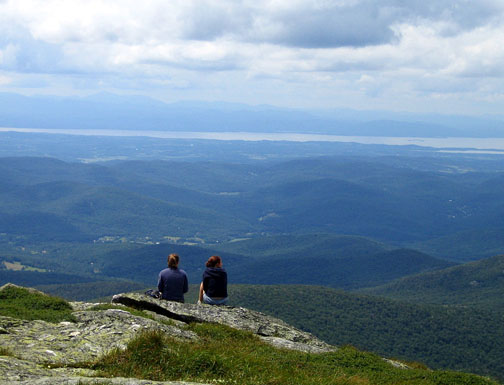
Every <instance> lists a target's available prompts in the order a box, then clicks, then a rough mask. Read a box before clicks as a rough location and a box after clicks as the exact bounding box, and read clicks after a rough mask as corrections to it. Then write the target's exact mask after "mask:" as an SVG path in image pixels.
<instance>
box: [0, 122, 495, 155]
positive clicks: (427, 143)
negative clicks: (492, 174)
mask: <svg viewBox="0 0 504 385" xmlns="http://www.w3.org/2000/svg"><path fill="white" fill-rule="evenodd" d="M9 131H15V132H27V133H46V134H64V135H86V136H121V137H126V136H129V137H135V136H144V137H151V138H161V139H211V140H244V141H263V140H268V141H288V142H347V143H350V142H352V143H360V144H383V145H393V146H404V145H415V146H422V147H433V148H439V149H458V150H457V151H453V152H468V153H491V154H504V138H417V137H383V136H337V135H325V134H297V133H270V132H197V131H192V132H185V131H184V132H183V131H140V130H92V129H86V130H77V129H76V130H73V129H49V128H40V129H39V128H36V129H35V128H8V127H0V132H9ZM460 149H464V150H460Z"/></svg>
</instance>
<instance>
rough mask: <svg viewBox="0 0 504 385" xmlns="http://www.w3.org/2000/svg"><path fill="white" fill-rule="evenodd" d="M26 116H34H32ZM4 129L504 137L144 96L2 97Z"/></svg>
mask: <svg viewBox="0 0 504 385" xmlns="http://www.w3.org/2000/svg"><path fill="white" fill-rule="evenodd" d="M26 111H30V113H29V114H27V113H26ZM0 126H3V127H31V128H63V129H126V130H170V131H179V130H181V131H249V132H318V133H329V134H337V135H364V136H419V137H443V136H469V137H489V136H490V137H496V136H497V137H502V136H504V121H502V120H501V119H500V118H499V117H496V118H488V117H474V118H471V117H462V116H442V115H439V116H433V115H426V116H423V115H418V114H405V113H390V112H383V111H348V110H334V111H309V110H295V109H286V108H279V107H273V106H249V105H240V104H229V103H217V102H213V103H206V102H180V103H164V102H161V101H159V100H155V99H152V98H148V97H144V96H125V95H114V94H107V93H101V94H96V95H90V96H86V97H67V98H62V97H54V96H22V95H19V94H9V93H1V94H0Z"/></svg>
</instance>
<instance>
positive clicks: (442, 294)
mask: <svg viewBox="0 0 504 385" xmlns="http://www.w3.org/2000/svg"><path fill="white" fill-rule="evenodd" d="M364 291H365V292H366V293H369V294H373V295H380V296H386V297H389V298H394V299H400V300H404V301H408V302H411V303H435V304H446V305H464V306H471V307H479V308H486V309H490V310H500V311H504V255H498V256H495V257H491V258H486V259H482V260H480V261H476V262H471V263H466V264H463V265H459V266H454V267H451V268H448V269H442V270H437V271H432V272H428V273H423V274H419V275H414V276H410V277H404V278H402V279H399V280H397V281H393V282H391V283H389V284H386V285H384V286H381V287H376V288H371V289H365V290H364Z"/></svg>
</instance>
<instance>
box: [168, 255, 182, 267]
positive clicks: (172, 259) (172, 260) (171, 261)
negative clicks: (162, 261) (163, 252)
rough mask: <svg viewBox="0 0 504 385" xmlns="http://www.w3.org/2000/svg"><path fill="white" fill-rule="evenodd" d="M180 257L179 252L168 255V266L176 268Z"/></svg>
mask: <svg viewBox="0 0 504 385" xmlns="http://www.w3.org/2000/svg"><path fill="white" fill-rule="evenodd" d="M179 260H180V257H179V256H178V255H177V254H170V255H169V256H168V267H169V268H171V269H176V268H177V267H178V264H179Z"/></svg>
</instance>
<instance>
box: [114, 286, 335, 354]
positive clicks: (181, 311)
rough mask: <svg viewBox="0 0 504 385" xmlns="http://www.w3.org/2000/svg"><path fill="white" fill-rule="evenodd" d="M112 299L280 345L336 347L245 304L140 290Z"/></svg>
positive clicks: (303, 348)
mask: <svg viewBox="0 0 504 385" xmlns="http://www.w3.org/2000/svg"><path fill="white" fill-rule="evenodd" d="M112 302H113V303H120V304H123V305H125V306H129V307H132V308H135V309H141V310H149V311H152V312H154V313H156V314H159V315H161V316H164V317H167V318H169V319H174V320H178V321H182V322H214V323H218V324H221V325H227V326H230V327H232V328H235V329H240V330H246V331H250V332H252V333H254V334H256V335H258V336H259V337H261V338H262V339H263V340H264V341H266V342H267V343H269V344H272V345H274V346H277V347H282V348H287V349H293V350H299V351H303V352H311V353H322V352H328V351H333V350H335V349H336V348H335V347H334V346H331V345H328V344H326V343H325V342H323V341H321V340H319V339H318V338H316V337H315V336H313V335H311V334H310V333H306V332H303V331H301V330H298V329H296V328H294V327H292V326H290V325H288V324H286V323H285V322H283V321H282V320H279V319H278V318H274V317H270V316H267V315H265V314H262V313H259V312H256V311H253V310H249V309H246V308H243V307H230V306H210V305H193V304H182V303H178V302H171V301H164V300H160V299H156V298H152V297H149V296H146V295H143V294H138V293H128V294H118V295H115V296H114V297H113V298H112Z"/></svg>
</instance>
